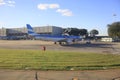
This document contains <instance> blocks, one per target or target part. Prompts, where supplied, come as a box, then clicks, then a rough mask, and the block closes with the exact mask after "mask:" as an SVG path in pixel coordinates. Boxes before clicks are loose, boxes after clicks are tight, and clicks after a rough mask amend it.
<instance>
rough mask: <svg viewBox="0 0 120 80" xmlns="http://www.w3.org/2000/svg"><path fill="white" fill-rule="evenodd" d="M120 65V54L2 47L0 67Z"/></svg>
mask: <svg viewBox="0 0 120 80" xmlns="http://www.w3.org/2000/svg"><path fill="white" fill-rule="evenodd" d="M119 67H120V55H113V54H99V53H83V52H65V51H40V50H14V49H13V50H12V49H0V69H39V70H71V69H74V70H85V69H95V70H96V69H109V68H119Z"/></svg>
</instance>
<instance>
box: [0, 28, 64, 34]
mask: <svg viewBox="0 0 120 80" xmlns="http://www.w3.org/2000/svg"><path fill="white" fill-rule="evenodd" d="M33 30H34V31H35V32H36V33H38V34H50V35H61V34H62V32H63V29H62V28H61V27H56V26H37V27H33ZM27 35H28V34H27V28H26V27H23V28H1V29H0V36H27Z"/></svg>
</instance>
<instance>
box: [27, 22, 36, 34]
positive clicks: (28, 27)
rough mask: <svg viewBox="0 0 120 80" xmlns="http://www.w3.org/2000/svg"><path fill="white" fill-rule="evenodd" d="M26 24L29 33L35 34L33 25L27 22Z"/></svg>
mask: <svg viewBox="0 0 120 80" xmlns="http://www.w3.org/2000/svg"><path fill="white" fill-rule="evenodd" d="M26 26H27V30H28V34H29V35H34V34H36V33H35V32H34V31H33V28H32V27H31V25H30V24H26Z"/></svg>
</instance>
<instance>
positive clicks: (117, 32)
mask: <svg viewBox="0 0 120 80" xmlns="http://www.w3.org/2000/svg"><path fill="white" fill-rule="evenodd" d="M107 26H108V35H109V36H110V37H112V38H120V22H114V23H112V24H109V25H107Z"/></svg>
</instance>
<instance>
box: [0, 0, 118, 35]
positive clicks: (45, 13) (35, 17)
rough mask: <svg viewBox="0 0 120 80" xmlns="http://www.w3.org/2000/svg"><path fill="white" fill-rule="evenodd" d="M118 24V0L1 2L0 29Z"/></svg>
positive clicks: (102, 29) (102, 31)
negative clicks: (116, 22) (27, 26)
mask: <svg viewBox="0 0 120 80" xmlns="http://www.w3.org/2000/svg"><path fill="white" fill-rule="evenodd" d="M114 21H120V0H0V28H2V27H4V28H14V27H24V26H26V24H31V25H32V26H46V25H53V26H60V27H63V28H67V27H69V28H70V27H75V28H85V29H88V31H90V30H92V29H97V30H99V33H100V35H107V24H111V23H112V22H114Z"/></svg>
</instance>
